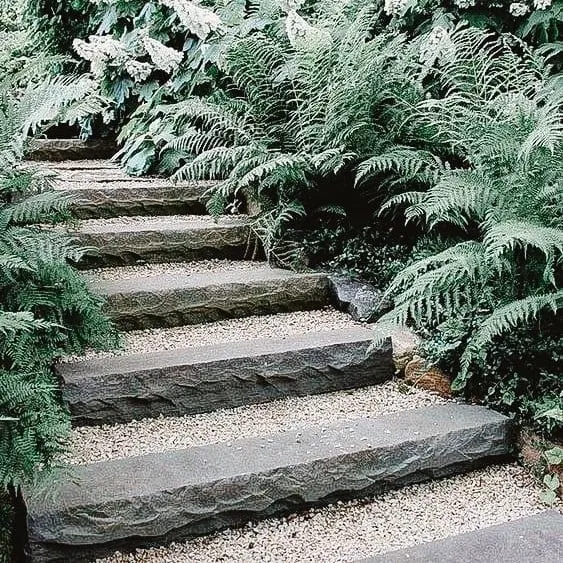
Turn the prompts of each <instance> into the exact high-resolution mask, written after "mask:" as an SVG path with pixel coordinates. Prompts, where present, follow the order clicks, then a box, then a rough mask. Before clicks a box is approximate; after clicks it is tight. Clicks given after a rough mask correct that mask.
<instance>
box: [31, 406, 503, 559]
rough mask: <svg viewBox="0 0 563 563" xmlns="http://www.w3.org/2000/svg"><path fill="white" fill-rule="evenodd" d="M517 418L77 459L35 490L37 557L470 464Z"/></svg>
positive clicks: (490, 452) (374, 427)
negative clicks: (59, 478)
mask: <svg viewBox="0 0 563 563" xmlns="http://www.w3.org/2000/svg"><path fill="white" fill-rule="evenodd" d="M509 424H510V423H509V420H508V419H507V418H506V417H504V416H501V415H499V414H496V413H494V412H492V411H489V410H487V409H485V408H482V407H475V406H468V405H465V406H464V405H457V404H448V405H443V406H437V407H430V408H425V409H418V410H412V411H406V412H402V413H397V414H393V415H389V416H384V417H380V418H376V419H359V420H355V421H348V422H343V423H338V424H334V425H330V426H323V427H307V428H303V429H301V430H300V431H295V430H292V431H289V432H285V433H282V434H276V435H273V436H269V437H264V438H251V439H243V440H237V441H235V442H234V443H232V444H225V443H223V444H215V445H209V446H200V447H193V448H190V449H187V450H180V451H173V452H167V453H160V454H151V455H146V456H140V457H132V458H126V459H122V460H114V461H109V462H101V463H95V464H92V465H87V466H82V467H77V468H76V470H75V471H76V475H75V479H69V478H68V477H67V479H66V480H65V481H64V482H62V483H59V484H54V485H53V490H52V491H51V493H52V494H50V495H49V497H48V498H44V499H39V498H28V499H27V508H28V532H29V549H30V555H31V560H32V561H56V560H72V561H73V562H74V561H83V560H87V559H88V558H90V559H92V558H94V557H95V556H99V555H103V554H105V553H109V552H111V551H112V550H114V549H116V548H119V549H123V548H125V549H128V548H133V547H135V546H139V545H148V544H154V543H161V542H162V543H166V542H169V541H172V540H175V539H181V538H186V537H190V536H194V535H199V534H204V533H209V532H211V531H213V530H217V529H221V528H224V527H226V526H228V525H234V524H240V523H242V522H244V521H248V520H255V519H256V518H262V517H267V516H272V515H274V514H280V513H287V512H289V511H291V510H296V509H298V508H303V507H307V506H312V505H319V504H323V503H328V502H331V501H334V500H336V499H337V498H350V497H357V496H362V495H368V494H372V493H374V492H376V491H379V490H381V489H382V488H385V487H388V486H399V485H404V484H407V483H413V482H418V481H422V480H426V479H429V478H432V477H442V476H445V475H449V474H452V473H454V472H457V471H462V470H467V469H470V468H472V467H475V466H480V465H483V464H485V463H487V462H488V461H491V460H494V459H498V458H501V457H504V456H506V455H507V454H508V452H509V438H508V433H509V432H508V429H509ZM67 558H70V559H67Z"/></svg>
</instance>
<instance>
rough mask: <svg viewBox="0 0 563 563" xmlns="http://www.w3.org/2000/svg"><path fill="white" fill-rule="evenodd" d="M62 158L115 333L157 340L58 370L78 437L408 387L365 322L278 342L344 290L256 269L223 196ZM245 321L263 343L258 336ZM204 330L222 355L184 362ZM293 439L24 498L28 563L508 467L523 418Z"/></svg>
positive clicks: (456, 419)
mask: <svg viewBox="0 0 563 563" xmlns="http://www.w3.org/2000/svg"><path fill="white" fill-rule="evenodd" d="M57 154H58V153H57ZM69 154H72V156H75V157H78V158H84V156H85V153H84V151H82V152H81V151H76V150H75V151H74V152H73V151H70V152H69ZM88 154H89V153H86V155H88ZM54 158H55V159H56V160H57V161H58V162H56V163H51V167H52V168H53V169H55V170H56V171H57V172H58V173H59V174H60V177H61V183H60V187H59V189H61V190H64V191H68V192H72V193H75V194H77V197H76V202H75V204H74V205H75V211H76V214H77V216H78V217H80V218H81V219H82V221H80V222H78V224H76V225H75V226H74V227H73V229H74V230H75V232H76V236H77V237H78V238H79V239H80V240H81V241H82V242H83V243H84V244H86V245H90V246H92V247H96V248H97V249H98V251H97V252H92V253H91V255H89V256H88V257H87V259H86V260H85V261H84V262H83V263H82V264H81V265H80V266H81V267H83V268H84V269H85V272H84V275H85V276H86V277H87V278H88V279H89V282H90V284H91V287H92V289H93V290H94V291H95V292H97V293H99V294H101V295H103V296H104V297H105V298H106V300H107V304H106V308H107V312H108V314H109V315H110V316H111V317H112V318H113V320H114V321H115V323H116V325H117V326H118V327H119V328H120V329H121V330H123V331H144V332H142V333H141V332H139V333H136V332H131V333H129V334H132V335H133V334H136V335H143V338H145V340H146V342H148V345H147V344H146V343H145V349H144V350H143V351H142V352H139V351H132V350H128V349H127V348H126V349H125V350H123V351H121V352H119V353H117V354H116V355H107V354H98V355H96V354H93V355H91V356H87V357H84V358H73V359H70V360H69V361H66V362H64V363H61V364H59V365H58V366H57V367H56V369H57V372H58V374H59V376H60V380H61V382H62V393H63V397H64V399H65V400H66V402H67V404H68V406H69V409H70V412H71V415H72V419H73V423H74V425H75V426H77V427H80V426H99V425H113V426H110V427H107V428H109V429H110V430H111V429H116V428H121V427H120V426H119V425H123V428H128V426H127V425H128V424H133V425H134V424H137V423H135V422H131V421H138V420H139V419H145V418H147V419H150V418H155V419H156V420H155V424H157V425H158V424H160V423H161V422H162V424H164V423H165V421H166V420H167V419H166V418H162V417H191V416H197V415H199V414H200V413H214V412H215V411H217V412H219V411H220V410H221V409H233V408H237V407H242V408H248V407H249V405H258V404H264V405H265V407H264V408H266V409H267V408H269V406H268V405H270V404H271V405H273V404H274V403H273V401H277V400H279V399H284V398H287V397H295V398H299V397H303V398H304V399H305V398H307V397H309V396H311V395H319V396H320V395H323V394H329V393H339V392H347V390H350V392H356V391H352V390H359V389H360V390H361V389H366V392H367V390H368V389H373V387H374V386H377V385H380V384H384V382H386V381H389V380H390V379H391V378H392V375H393V372H394V368H393V360H392V345H391V339H389V340H388V341H387V342H386V343H385V344H384V345H383V346H382V347H381V348H379V349H376V350H372V349H370V340H371V333H370V330H369V329H368V328H366V327H365V326H362V325H360V324H359V323H356V322H353V321H352V320H351V319H350V320H349V321H345V322H344V325H339V326H338V327H331V326H330V325H329V326H327V327H323V326H315V327H313V328H308V329H307V331H303V332H300V330H299V327H297V328H296V329H295V331H294V332H293V333H290V334H283V335H281V336H278V333H279V331H276V329H275V324H276V323H275V321H276V320H277V319H278V318H283V319H287V322H290V319H293V318H294V316H295V315H308V314H310V315H314V314H317V313H316V311H318V310H321V309H323V308H325V307H329V306H331V293H330V291H329V281H328V278H327V276H326V275H325V274H319V273H293V272H289V271H284V270H280V269H275V268H270V267H269V266H268V265H267V264H265V263H252V262H248V261H245V260H244V257H245V252H246V248H247V244H248V242H249V238H250V231H249V227H248V223H249V221H248V218H245V217H235V218H229V217H225V218H220V219H218V220H217V221H214V220H213V219H212V218H210V217H207V216H205V215H204V212H205V209H204V205H203V197H204V195H203V194H204V192H205V190H206V189H207V188H208V187H209V184H205V183H204V184H189V185H185V186H182V185H171V184H169V183H167V182H166V181H163V180H161V179H147V178H140V179H139V178H135V179H132V178H129V177H127V176H125V175H124V174H123V173H122V172H121V171H120V170H119V169H118V168H117V167H116V166H114V165H113V164H110V163H109V162H108V161H106V160H69V161H61V159H60V158H57V157H54ZM100 266H103V268H99V267H100ZM95 268H98V269H95ZM307 311H311V313H306V312H307ZM323 314H324V313H323ZM328 314H329V313H327V315H328ZM272 315H273V316H272ZM280 315H285V316H281V317H280ZM292 315H293V316H292ZM341 315H342V314H341ZM257 316H260V317H257ZM295 318H296V317H295ZM245 319H247V320H248V322H252V323H258V326H259V327H260V326H261V327H262V329H260V330H262V331H263V333H264V335H262V334H261V333H260V330H258V332H256V333H252V335H251V336H249V337H245V336H244V335H245V332H244V331H245V330H246V329H245V327H246V326H247V325H245V324H244V323H245V322H247V321H246V320H245ZM253 319H258V320H253ZM260 319H263V320H264V321H262V322H263V325H260V324H259V323H260V322H261V321H260ZM314 322H317V323H318V321H314ZM204 323H208V324H204ZM221 323H232V330H233V331H235V332H237V338H236V339H234V341H233V340H231V339H228V341H224V340H222V339H221V338H219V339H218V340H217V341H213V336H212V335H213V334H214V328H215V327H216V326H219V325H221ZM188 325H197V327H194V329H196V328H197V329H198V330H200V332H201V331H203V333H205V332H206V330H207V329H206V327H209V335H211V336H209V339H208V341H206V342H204V343H200V344H197V345H195V346H194V345H186V346H182V345H181V343H180V344H179V345H178V343H176V344H173V345H171V346H170V347H168V346H167V344H168V343H172V342H173V340H174V338H176V336H175V335H177V332H174V331H180V330H181V331H183V330H185V331H188V332H189V330H190V327H189V326H188ZM269 325H271V327H273V328H270V329H268V327H269ZM229 326H231V325H229ZM175 327H176V328H175ZM270 331H271V332H270ZM157 334H158V339H157V338H156V336H154V335H157ZM139 337H140V336H139ZM151 338H154V340H151ZM323 396H324V395H323ZM326 397H332V395H326ZM298 408H299V407H298ZM298 414H300V413H299V412H296V415H298ZM158 417H160V418H158ZM257 424H258V423H257ZM287 426H288V429H283V430H281V431H280V429H279V428H277V429H275V430H274V431H272V432H270V433H266V434H261V433H259V432H257V433H256V434H255V435H251V436H246V435H241V436H240V437H235V439H232V440H230V441H228V442H227V441H219V442H216V441H214V440H213V439H212V438H210V439H209V442H208V443H203V444H198V445H194V446H190V447H188V448H182V447H179V448H176V447H172V448H169V447H167V448H164V449H163V450H162V451H158V448H157V451H151V452H150V453H146V454H143V455H134V456H128V455H123V456H119V455H112V456H110V458H109V459H107V460H104V461H98V460H95V461H97V462H91V463H83V464H78V465H73V466H72V472H71V473H70V475H66V476H65V477H63V478H61V479H59V480H58V482H57V483H55V484H54V485H53V487H52V490H51V491H49V493H50V494H49V495H45V494H41V495H37V494H35V495H32V494H29V495H27V496H26V510H27V526H28V530H27V531H28V554H27V556H28V559H29V560H30V561H38V562H39V561H41V562H43V561H68V562H78V561H93V560H94V559H95V558H96V557H104V556H109V555H111V554H112V553H113V552H114V551H116V550H122V551H131V550H134V549H135V548H137V547H144V546H152V545H167V544H169V543H170V542H172V541H180V540H184V539H189V538H193V537H195V536H200V535H202V534H209V533H211V532H213V531H216V530H221V529H224V528H226V527H231V526H240V525H242V524H244V523H246V522H248V521H256V520H257V519H262V518H267V517H272V516H276V515H285V514H288V513H291V512H296V511H300V510H303V509H306V508H309V507H316V506H323V505H326V504H328V503H332V502H334V501H337V500H339V499H349V498H358V497H369V496H370V495H373V494H375V493H378V492H380V491H384V490H386V489H388V488H393V487H399V486H404V485H408V484H412V483H416V482H422V481H426V480H429V479H435V478H442V477H446V476H449V475H454V474H457V473H460V472H466V471H469V470H472V469H475V468H479V467H483V466H485V465H487V464H489V463H491V462H496V461H500V460H503V459H505V458H507V456H508V455H509V453H510V423H509V420H508V419H507V418H505V417H504V416H501V415H499V414H497V413H494V412H492V411H489V410H487V409H485V408H482V407H477V406H471V405H463V404H458V403H455V402H448V403H446V402H444V401H442V402H441V403H440V404H438V403H437V404H430V403H428V404H427V405H426V404H424V405H422V406H421V407H420V408H416V409H413V408H407V409H406V410H404V411H400V412H386V413H384V414H381V415H380V416H373V417H372V416H364V417H357V418H353V419H352V420H349V419H346V417H345V416H344V417H343V418H340V419H335V420H327V421H326V422H323V423H321V424H319V423H318V422H316V423H310V424H303V425H298V426H297V427H295V426H293V425H292V420H290V419H288V420H287ZM104 428H105V427H104ZM131 428H132V429H131V432H132V436H133V438H132V439H133V440H134V439H135V437H134V432H135V430H134V426H132V427H131ZM234 430H235V434H236V429H234ZM85 432H86V433H87V430H86V429H85ZM335 541H336V540H335ZM158 560H159V561H162V560H163V559H158ZM169 560H170V561H174V559H173V558H172V559H169ZM186 560H187V561H189V558H188V559H186ZM217 560H219V559H217ZM281 560H283V559H281ZM143 561H144V559H143Z"/></svg>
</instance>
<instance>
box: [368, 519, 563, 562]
mask: <svg viewBox="0 0 563 563" xmlns="http://www.w3.org/2000/svg"><path fill="white" fill-rule="evenodd" d="M405 561H408V562H410V563H561V561H563V516H562V515H561V514H560V513H559V512H557V511H556V510H546V511H545V512H542V513H540V514H536V515H534V516H528V517H525V518H520V519H518V520H513V521H512V522H506V523H504V524H499V525H497V526H490V527H488V528H483V529H481V530H475V531H473V532H467V533H465V534H459V535H457V536H452V537H449V538H446V539H444V540H440V541H435V542H429V543H424V544H420V545H415V546H413V547H409V548H406V549H401V550H398V551H393V552H390V553H385V554H383V555H378V556H376V557H372V558H370V559H364V560H363V561H362V562H361V563H404V562H405Z"/></svg>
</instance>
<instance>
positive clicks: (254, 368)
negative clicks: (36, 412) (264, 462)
mask: <svg viewBox="0 0 563 563" xmlns="http://www.w3.org/2000/svg"><path fill="white" fill-rule="evenodd" d="M371 343H372V335H371V332H370V331H369V330H366V329H362V328H351V329H342V330H335V331H326V332H318V333H311V334H306V335H298V336H292V337H288V338H285V339H277V338H276V339H274V338H268V339H259V340H252V341H246V342H244V341H243V342H232V343H227V344H217V345H213V346H203V347H200V348H186V349H182V350H171V351H155V352H151V353H147V354H135V355H129V356H121V357H113V358H101V359H94V360H88V361H82V362H77V363H71V364H60V365H59V366H57V368H56V369H57V372H58V374H59V376H60V377H61V379H62V381H63V396H64V398H65V400H66V402H67V403H68V405H69V408H70V412H71V414H72V417H73V421H74V423H76V424H80V425H83V424H108V423H116V422H129V421H131V420H133V419H140V418H148V417H156V416H159V415H161V414H164V415H166V416H181V415H187V414H196V413H202V412H210V411H213V410H216V409H223V408H234V407H238V406H241V405H246V404H253V403H263V402H267V401H273V400H275V399H281V398H284V397H288V396H304V395H314V394H318V393H328V392H331V391H338V390H343V389H354V388H359V387H364V386H366V385H373V384H375V383H379V382H382V381H385V380H387V379H389V378H391V377H392V376H393V359H392V354H391V342H390V340H389V341H388V342H387V343H386V345H385V346H383V347H382V348H381V349H379V350H374V351H371V352H370V353H368V348H369V346H370V345H371Z"/></svg>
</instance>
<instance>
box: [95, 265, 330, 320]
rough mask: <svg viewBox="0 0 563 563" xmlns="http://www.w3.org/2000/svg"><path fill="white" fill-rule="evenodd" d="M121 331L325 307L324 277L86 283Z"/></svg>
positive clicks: (237, 275) (283, 274)
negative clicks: (98, 296)
mask: <svg viewBox="0 0 563 563" xmlns="http://www.w3.org/2000/svg"><path fill="white" fill-rule="evenodd" d="M91 288H92V290H93V291H95V292H96V293H98V294H100V295H102V296H104V297H105V298H106V305H105V310H106V312H107V313H108V315H109V316H110V317H111V318H112V319H113V320H114V322H115V323H116V325H117V326H118V327H119V328H121V329H122V330H136V329H144V328H156V327H172V326H180V325H185V324H199V323H204V322H212V321H218V320H221V319H232V318H239V317H248V316H250V315H266V314H273V313H283V312H291V311H299V310H310V309H318V308H320V307H323V306H325V305H327V304H328V302H329V296H328V281H327V278H326V276H325V275H323V274H295V273H292V272H288V271H286V270H279V269H275V268H269V267H267V266H265V267H264V268H257V269H252V270H248V271H245V270H243V271H232V272H221V273H209V274H194V275H190V276H181V275H161V276H150V277H147V278H131V279H126V280H118V281H97V282H93V283H91Z"/></svg>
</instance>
